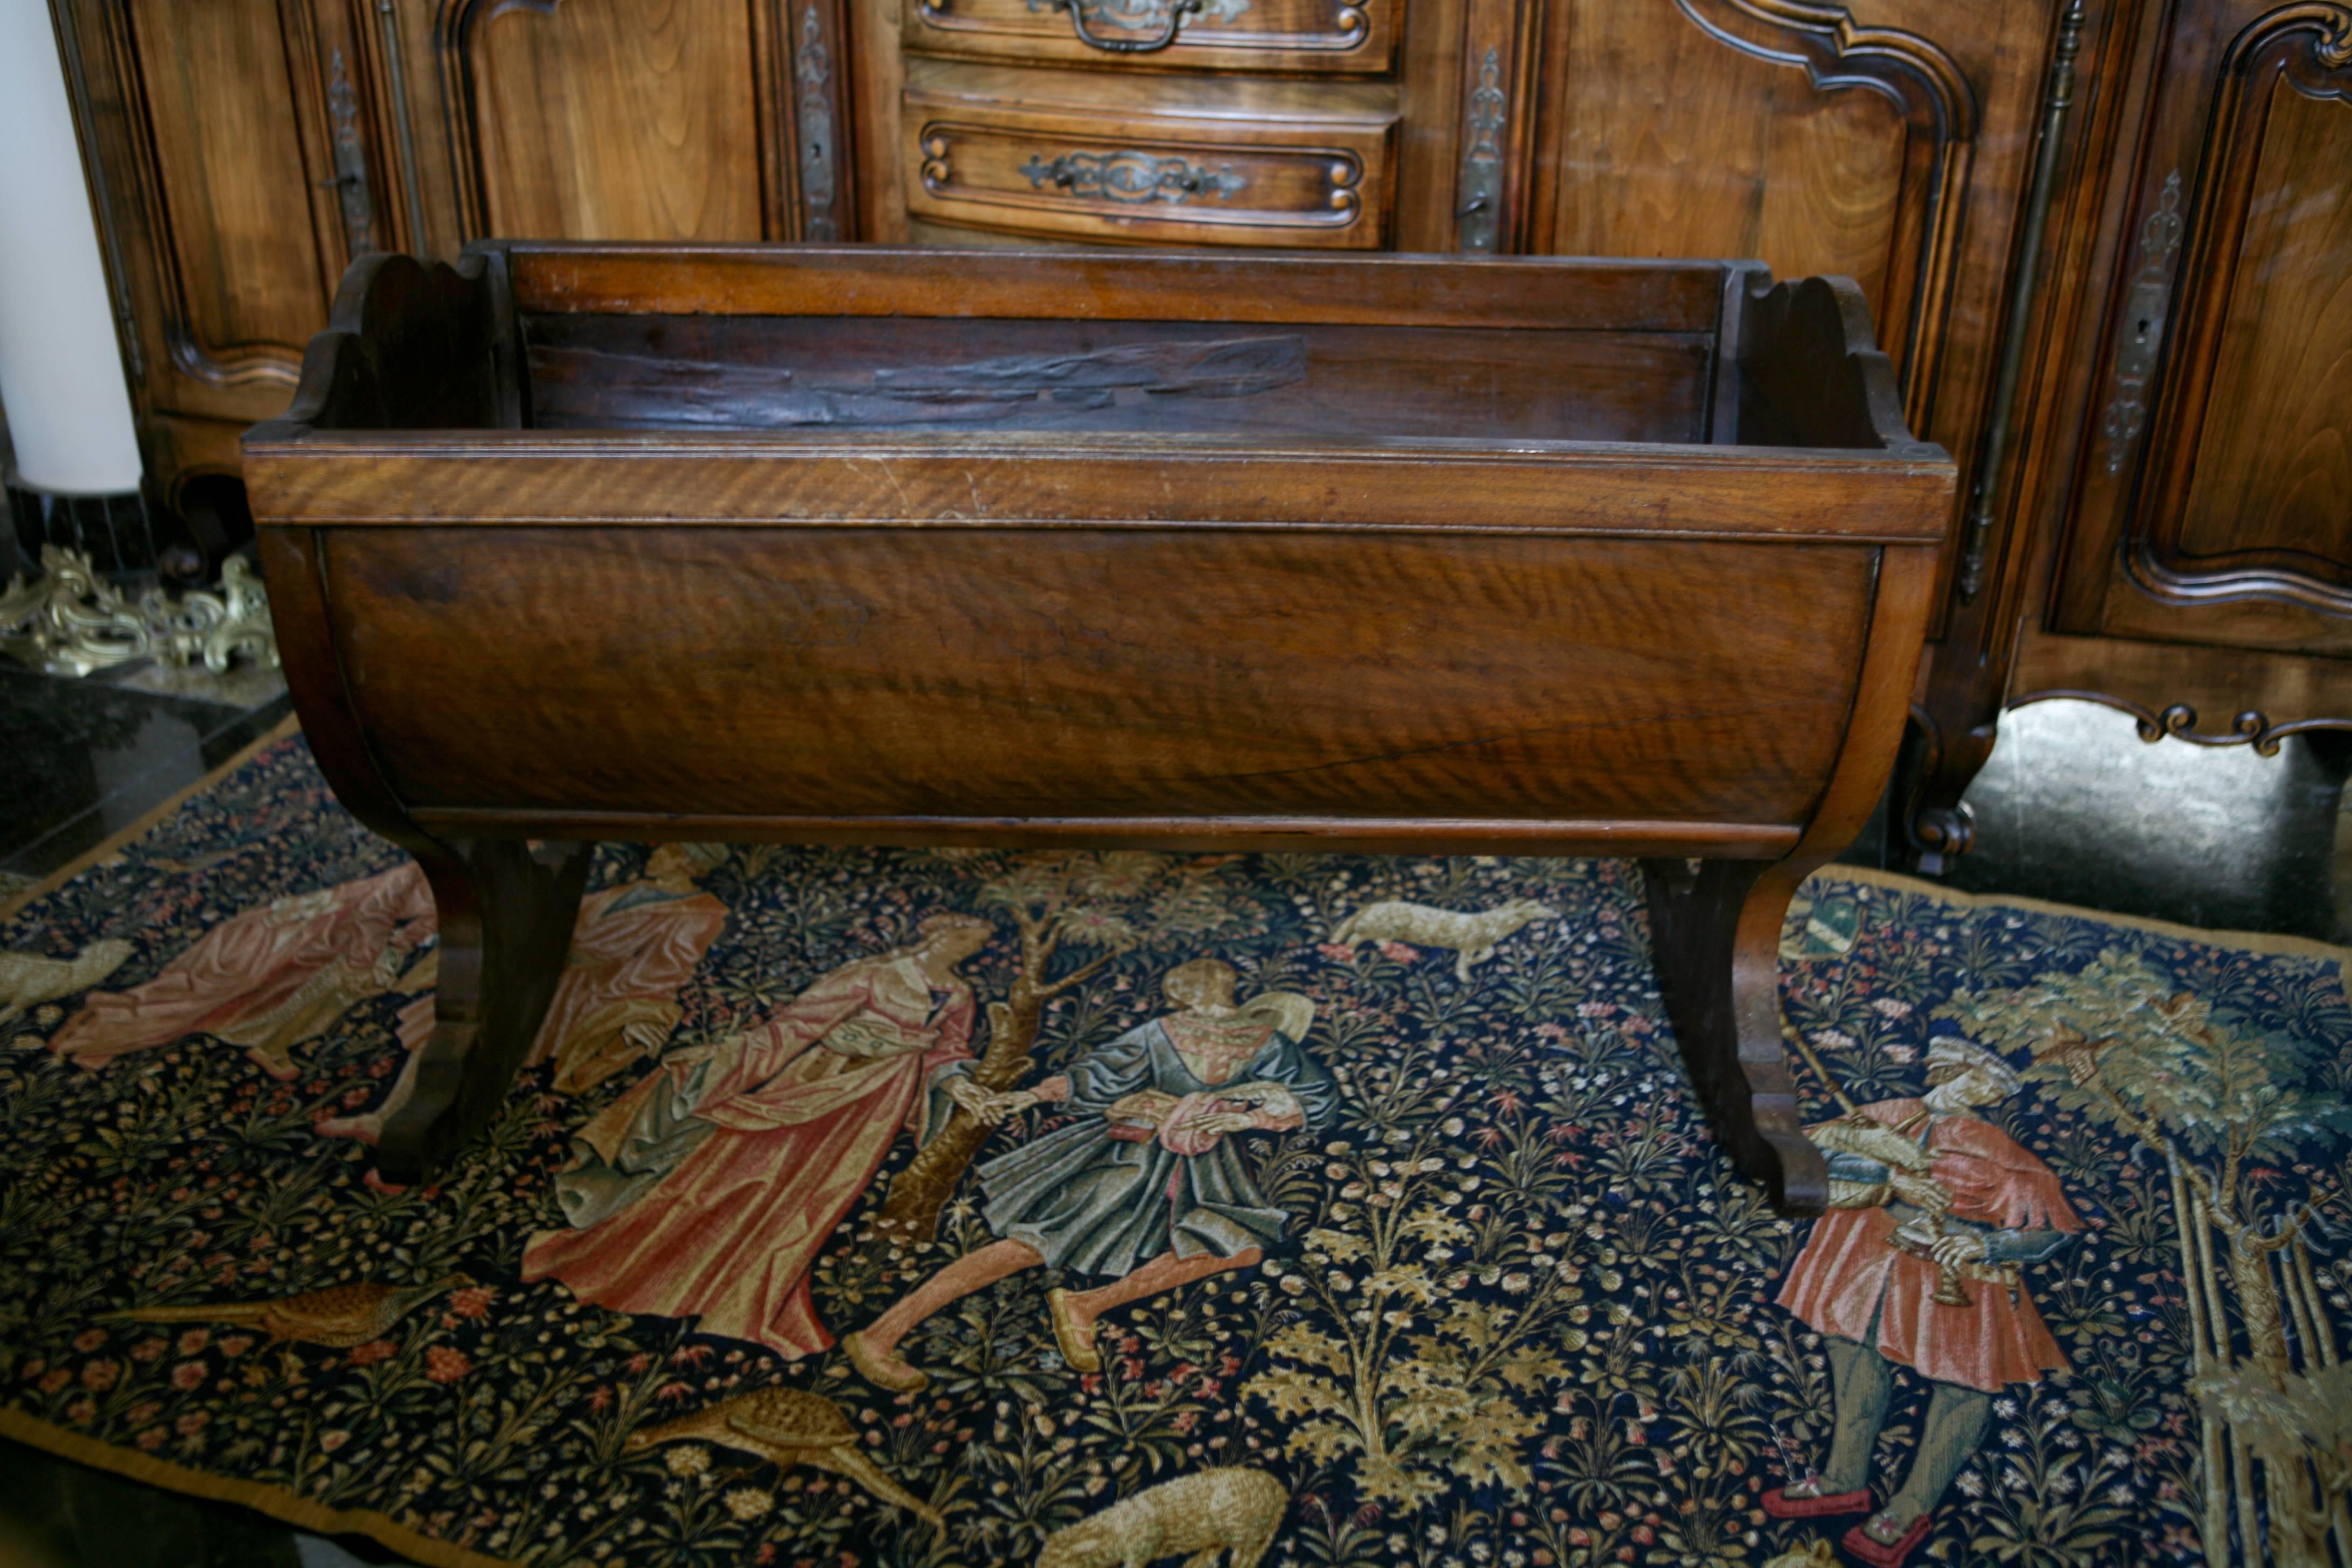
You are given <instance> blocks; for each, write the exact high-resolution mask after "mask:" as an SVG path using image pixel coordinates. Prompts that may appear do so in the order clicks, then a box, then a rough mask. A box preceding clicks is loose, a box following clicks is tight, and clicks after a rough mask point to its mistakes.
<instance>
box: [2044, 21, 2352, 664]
mask: <svg viewBox="0 0 2352 1568" xmlns="http://www.w3.org/2000/svg"><path fill="white" fill-rule="evenodd" d="M2171 28H2172V31H2171V32H2170V34H2169V35H2168V37H2165V38H2164V39H2163V40H2162V41H2161V44H2160V47H2159V50H2158V57H2157V62H2158V63H2157V74H2156V78H2155V80H2154V84H2153V88H2152V89H2151V91H2150V94H2149V98H2148V103H2149V108H2148V110H2147V115H2148V123H2147V132H2146V133H2145V135H2144V137H2143V138H2142V142H2141V149H2142V150H2141V155H2140V165H2139V168H2138V170H2137V174H2136V176H2135V177H2136V182H2137V183H2136V188H2135V190H2134V192H2133V195H2132V205H2131V209H2130V217H2129V220H2128V226H2127V228H2126V231H2125V236H2126V247H2125V248H2124V249H2123V250H2122V251H2121V252H2120V253H2119V255H2118V258H2117V262H2116V268H2115V271H2116V280H2115V282H2114V285H2113V287H2112V288H2111V289H2110V290H2109V291H2108V297H2107V298H2106V300H2105V310H2106V321H2105V341H2104V343H2103V347H2102V351H2101V357H2100V360H2099V361H2098V367H2099V368H2098V379H2097V380H2095V383H2094V384H2093V392H2092V396H2091V398H2090V401H2089V412H2088V415H2087V418H2088V420H2089V421H2090V426H2091V427H2090V428H2089V429H2087V430H2086V431H2085V432H2084V440H2083V442H2082V452H2083V455H2082V458H2081V459H2080V462H2079V465H2078V468H2077V471H2076V473H2075V475H2074V488H2075V510H2074V529H2073V531H2072V533H2071V535H2070V537H2069V538H2068V540H2067V542H2066V545H2065V549H2064V552H2063V557H2062V559H2061V562H2060V576H2059V580H2058V584H2057V591H2056V594H2055V596H2054V598H2053V604H2052V607H2051V609H2052V621H2053V629H2055V630H2057V631H2060V632H2067V633H2074V634H2079V635H2100V636H2105V637H2129V638H2137V639H2142V640H2146V641H2153V642H2169V643H2189V644H2205V645H2211V646H2219V647H2232V648H2246V649H2257V650H2276V651H2284V652H2296V653H2302V654H2306V655H2308V654H2331V655H2339V656H2340V655H2352V5H2341V4H2330V3H2322V4H2298V5H2276V4H2257V3H2247V0H2242V3H2239V4H2231V5H2200V6H2185V7H2181V8H2179V11H2178V12H2176V13H2175V15H2174V18H2173V20H2172V22H2171Z"/></svg>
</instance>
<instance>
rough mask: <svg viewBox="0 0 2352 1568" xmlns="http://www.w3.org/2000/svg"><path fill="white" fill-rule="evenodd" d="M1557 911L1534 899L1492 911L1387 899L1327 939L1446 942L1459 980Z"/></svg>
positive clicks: (1422, 944) (1426, 944) (1413, 943)
mask: <svg viewBox="0 0 2352 1568" xmlns="http://www.w3.org/2000/svg"><path fill="white" fill-rule="evenodd" d="M1558 916H1559V910H1556V909H1553V908H1552V907H1551V906H1550V905H1549V904H1539V903H1538V902H1536V900H1533V899H1513V900H1511V901H1510V902H1509V903H1507V904H1498V905H1496V907H1495V908H1493V909H1491V910H1479V911H1478V912H1477V913H1475V914H1463V913H1460V912H1459V911H1457V910H1441V909H1436V908H1433V907H1432V906H1431V905H1428V904H1409V903H1406V902H1405V901H1404V900H1402V899H1390V900H1385V901H1383V902H1381V903H1377V904H1367V905H1365V906H1364V907H1363V908H1362V909H1360V910H1357V911H1356V912H1355V913H1354V914H1352V915H1349V917H1348V918H1347V919H1346V920H1344V921H1340V922H1339V929H1338V930H1336V931H1333V932H1332V933H1331V940H1332V941H1333V942H1339V944H1341V945H1342V946H1345V947H1353V946H1355V945H1356V944H1357V943H1358V942H1404V943H1406V944H1407V945H1409V946H1412V947H1450V948H1452V949H1453V950H1454V974H1455V975H1456V976H1457V977H1458V978H1460V979H1463V980H1467V979H1469V978H1470V971H1471V969H1472V968H1473V967H1474V966H1475V965H1477V964H1481V963H1486V960H1488V959H1489V958H1492V957H1493V956H1494V955H1495V944H1496V942H1501V941H1503V940H1504V939H1505V938H1506V937H1508V936H1510V935H1511V934H1512V933H1513V932H1515V931H1517V930H1518V929H1519V928H1520V927H1522V926H1524V925H1527V924H1528V922H1529V921H1548V920H1552V919H1555V918H1557V917H1558Z"/></svg>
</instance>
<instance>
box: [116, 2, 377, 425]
mask: <svg viewBox="0 0 2352 1568" xmlns="http://www.w3.org/2000/svg"><path fill="white" fill-rule="evenodd" d="M115 21H116V23H117V26H119V27H120V28H121V34H120V35H119V36H118V37H117V38H116V39H115V44H116V47H117V49H118V51H119V52H118V57H117V58H119V60H120V61H121V62H122V66H123V68H124V70H125V72H126V75H127V77H128V79H129V80H128V82H127V86H128V87H129V89H130V102H131V105H132V107H133V114H132V116H131V119H132V124H133V136H134V140H135V152H136V153H137V161H138V163H139V164H140V167H139V170H138V174H139V175H140V177H141V178H140V184H141V185H142V192H141V194H142V197H143V200H142V203H141V207H142V214H143V216H144V218H145V220H146V223H145V227H146V230H147V232H148V235H149V237H150V239H151V241H152V248H153V255H152V259H153V264H154V268H155V270H156V272H157V274H158V279H157V281H158V285H159V293H160V300H159V301H158V303H159V305H160V314H161V320H160V321H155V322H153V323H152V327H153V329H154V330H155V331H157V332H158V334H159V335H160V338H161V340H162V341H161V342H160V343H159V344H158V345H157V346H158V347H160V348H161V349H162V350H163V353H162V354H161V355H160V356H159V357H160V358H161V359H162V360H163V377H164V380H163V383H162V384H159V385H156V386H155V387H154V388H153V391H154V393H155V396H156V402H157V404H158V405H160V406H162V407H164V408H169V409H173V410H176V411H179V412H183V413H192V414H203V415H216V416H225V417H232V418H235V417H245V418H257V417H262V416H267V415H269V414H272V413H275V412H276V411H277V410H278V408H280V407H282V406H283V405H284V404H285V401H286V398H287V396H288V395H289V389H290V388H291V387H292V385H293V383H294V381H295V379H296V377H297V376H298V375H299V373H300V370H301V363H302V351H303V347H304V345H305V344H306V343H307V342H309V341H310V334H311V333H312V332H314V331H318V329H319V328H320V325H322V324H323V323H324V322H325V321H326V316H327V306H328V303H329V301H330V300H331V297H332V291H333V288H334V283H335V279H336V278H337V277H338V276H339V275H340V274H341V269H342V267H343V265H344V262H345V260H346V258H347V253H348V248H349V245H348V242H346V241H345V240H344V238H343V237H342V236H341V234H340V233H339V232H338V230H339V229H340V226H341V225H340V223H339V222H338V221H337V218H338V216H339V215H335V214H334V211H333V207H332V205H331V203H322V201H321V196H322V195H324V194H325V193H323V192H322V190H321V187H320V186H319V185H317V184H314V183H313V182H314V179H315V178H316V177H317V175H316V174H315V173H314V171H316V170H317V168H318V164H319V162H320V159H319V152H320V150H319V149H315V148H312V147H310V146H306V138H308V137H311V136H315V135H316V134H317V127H316V126H315V124H308V125H306V123H305V111H306V109H307V110H312V112H313V113H315V107H314V106H315V105H316V103H317V101H318V100H319V99H320V98H321V97H323V92H322V91H321V89H320V87H317V86H314V85H311V84H310V83H309V82H307V81H306V80H305V77H306V76H308V74H309V70H310V64H311V62H310V58H309V56H310V44H311V42H312V39H311V37H310V30H309V28H308V26H307V25H305V23H306V19H305V18H302V17H300V16H292V17H289V16H286V15H284V14H282V13H281V11H280V8H279V7H278V5H277V4H275V0H213V3H211V4H206V5H184V4H177V3H173V0H132V3H131V5H128V6H127V7H126V8H125V9H124V10H123V11H121V12H120V13H117V14H116V17H115ZM289 21H290V22H291V23H293V24H294V25H293V26H291V27H289ZM336 58H337V59H338V61H340V60H341V56H340V55H338V56H337V57H336ZM345 91H346V93H347V94H348V92H349V91H350V89H349V86H348V82H346V85H345ZM306 99H307V100H309V101H308V102H307V103H306V101H305V100H306ZM329 178H330V179H331V176H329ZM322 205H326V206H327V207H328V211H327V212H326V213H322V212H321V210H320V208H321V206H322ZM322 217H323V218H325V220H326V221H324V222H323V223H322V222H321V219H322ZM364 232H365V231H364V230H363V229H362V231H361V237H362V239H363V238H364Z"/></svg>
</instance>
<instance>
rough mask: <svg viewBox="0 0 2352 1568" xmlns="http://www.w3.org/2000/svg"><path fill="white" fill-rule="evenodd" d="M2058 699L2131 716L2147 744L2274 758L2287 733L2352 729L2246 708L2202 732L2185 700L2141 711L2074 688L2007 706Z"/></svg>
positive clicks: (2346, 723)
mask: <svg viewBox="0 0 2352 1568" xmlns="http://www.w3.org/2000/svg"><path fill="white" fill-rule="evenodd" d="M2061 700H2063V701H2069V702H2095V703H2097V704H2098V705H2099V706H2100V707H2102V708H2112V709H2114V710H2116V711H2117V712H2118V713H2128V714H2130V715H2131V717H2132V722H2133V723H2134V724H2135V725H2137V727H2138V730H2139V738H2140V739H2141V740H2143V741H2146V742H2147V743H2148V744H2149V745H2151V746H2152V745H2154V744H2156V742H2158V741H2161V740H2163V739H2164V738H2165V737H2166V736H2170V737H2171V738H2172V739H2174V740H2176V741H2186V742H2189V744H2190V745H2192V746H2252V748H2253V749H2254V751H2255V752H2257V753H2258V754H2260V755H2262V756H2265V757H2274V756H2276V755H2278V749H2279V742H2282V741H2284V740H2285V739H2286V738H2287V737H2288V736H2289V735H2300V734H2305V733H2308V732H2310V731H2315V730H2352V715H2347V717H2344V718H2341V719H2325V718H2322V719H2296V720H2293V721H2289V722H2286V723H2278V722H2275V721H2273V720H2272V719H2271V718H2270V717H2269V716H2268V715H2267V714H2265V713H2263V711H2262V710H2260V709H2258V708H2249V709H2246V710H2243V711H2242V712H2241V713H2239V714H2237V715H2236V716H2235V717H2234V718H2232V719H2231V721H2230V727H2229V728H2228V729H2227V730H2223V731H2200V730H2199V729H2198V728H2197V710H2196V709H2194V708H2192V707H2190V706H2189V704H2188V703H2186V702H2175V703H2172V704H2170V705H2169V706H2168V707H2166V708H2164V709H2163V710H2153V709H2149V708H2145V707H2143V706H2141V705H2140V704H2139V703H2137V702H2134V701H2133V700H2130V699H2129V698H2127V697H2117V696H2115V695H2113V694H2112V693H2110V692H2105V691H2088V690H2076V689H2072V688H2063V689H2052V690H2048V691H2029V692H2027V693H2026V694H2025V695H2024V696H2022V697H2012V698H2011V699H2010V700H2009V706H2010V707H2011V708H2023V707H2025V706H2027V705H2028V704H2030V703H2034V702H2055V701H2061Z"/></svg>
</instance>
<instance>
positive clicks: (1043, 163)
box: [906, 92, 1395, 250]
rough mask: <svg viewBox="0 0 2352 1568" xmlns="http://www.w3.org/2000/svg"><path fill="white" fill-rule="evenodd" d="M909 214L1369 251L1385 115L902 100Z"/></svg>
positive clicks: (1385, 192) (1381, 219) (1384, 210)
mask: <svg viewBox="0 0 2352 1568" xmlns="http://www.w3.org/2000/svg"><path fill="white" fill-rule="evenodd" d="M906 125H907V159H908V197H907V206H908V211H909V212H911V213H913V214H914V215H915V216H917V217H922V218H929V219H931V220H932V221H934V222H939V223H948V224H963V225H969V226H978V227H983V228H992V229H1005V230H1010V231H1012V232H1014V233H1018V234H1034V235H1041V236H1048V235H1049V236H1055V237H1067V238H1074V239H1097V240H1132V241H1137V242H1150V243H1154V244H1169V243H1173V244H1180V245H1268V246H1316V247H1331V248H1338V249H1350V250H1371V249H1378V248H1379V247H1381V245H1382V244H1383V243H1384V241H1385V240H1386V237H1387V230H1388V218H1389V207H1390V191H1389V184H1390V163H1391V160H1390V152H1389V149H1390V142H1391V136H1392V133H1393V132H1394V129H1395V126H1394V122H1393V121H1386V120H1331V121H1262V120H1261V121H1253V120H1239V119H1219V120H1215V121H1202V120H1187V119H1185V118H1183V117H1181V116H1175V115H1166V116H1160V115H1138V114H1133V113H1129V114H1123V115H1120V116H1118V119H1117V120H1116V121H1111V120H1109V119H1108V118H1107V117H1098V116H1094V115H1082V114H1062V113H1053V112H1048V111H1040V110H1014V109H999V108H996V107H994V106H992V105H984V104H982V105H975V104H971V103H969V102H961V101H955V100H943V99H933V98H929V97H928V96H927V95H924V94H921V93H915V92H909V93H908V95H907V100H906Z"/></svg>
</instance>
